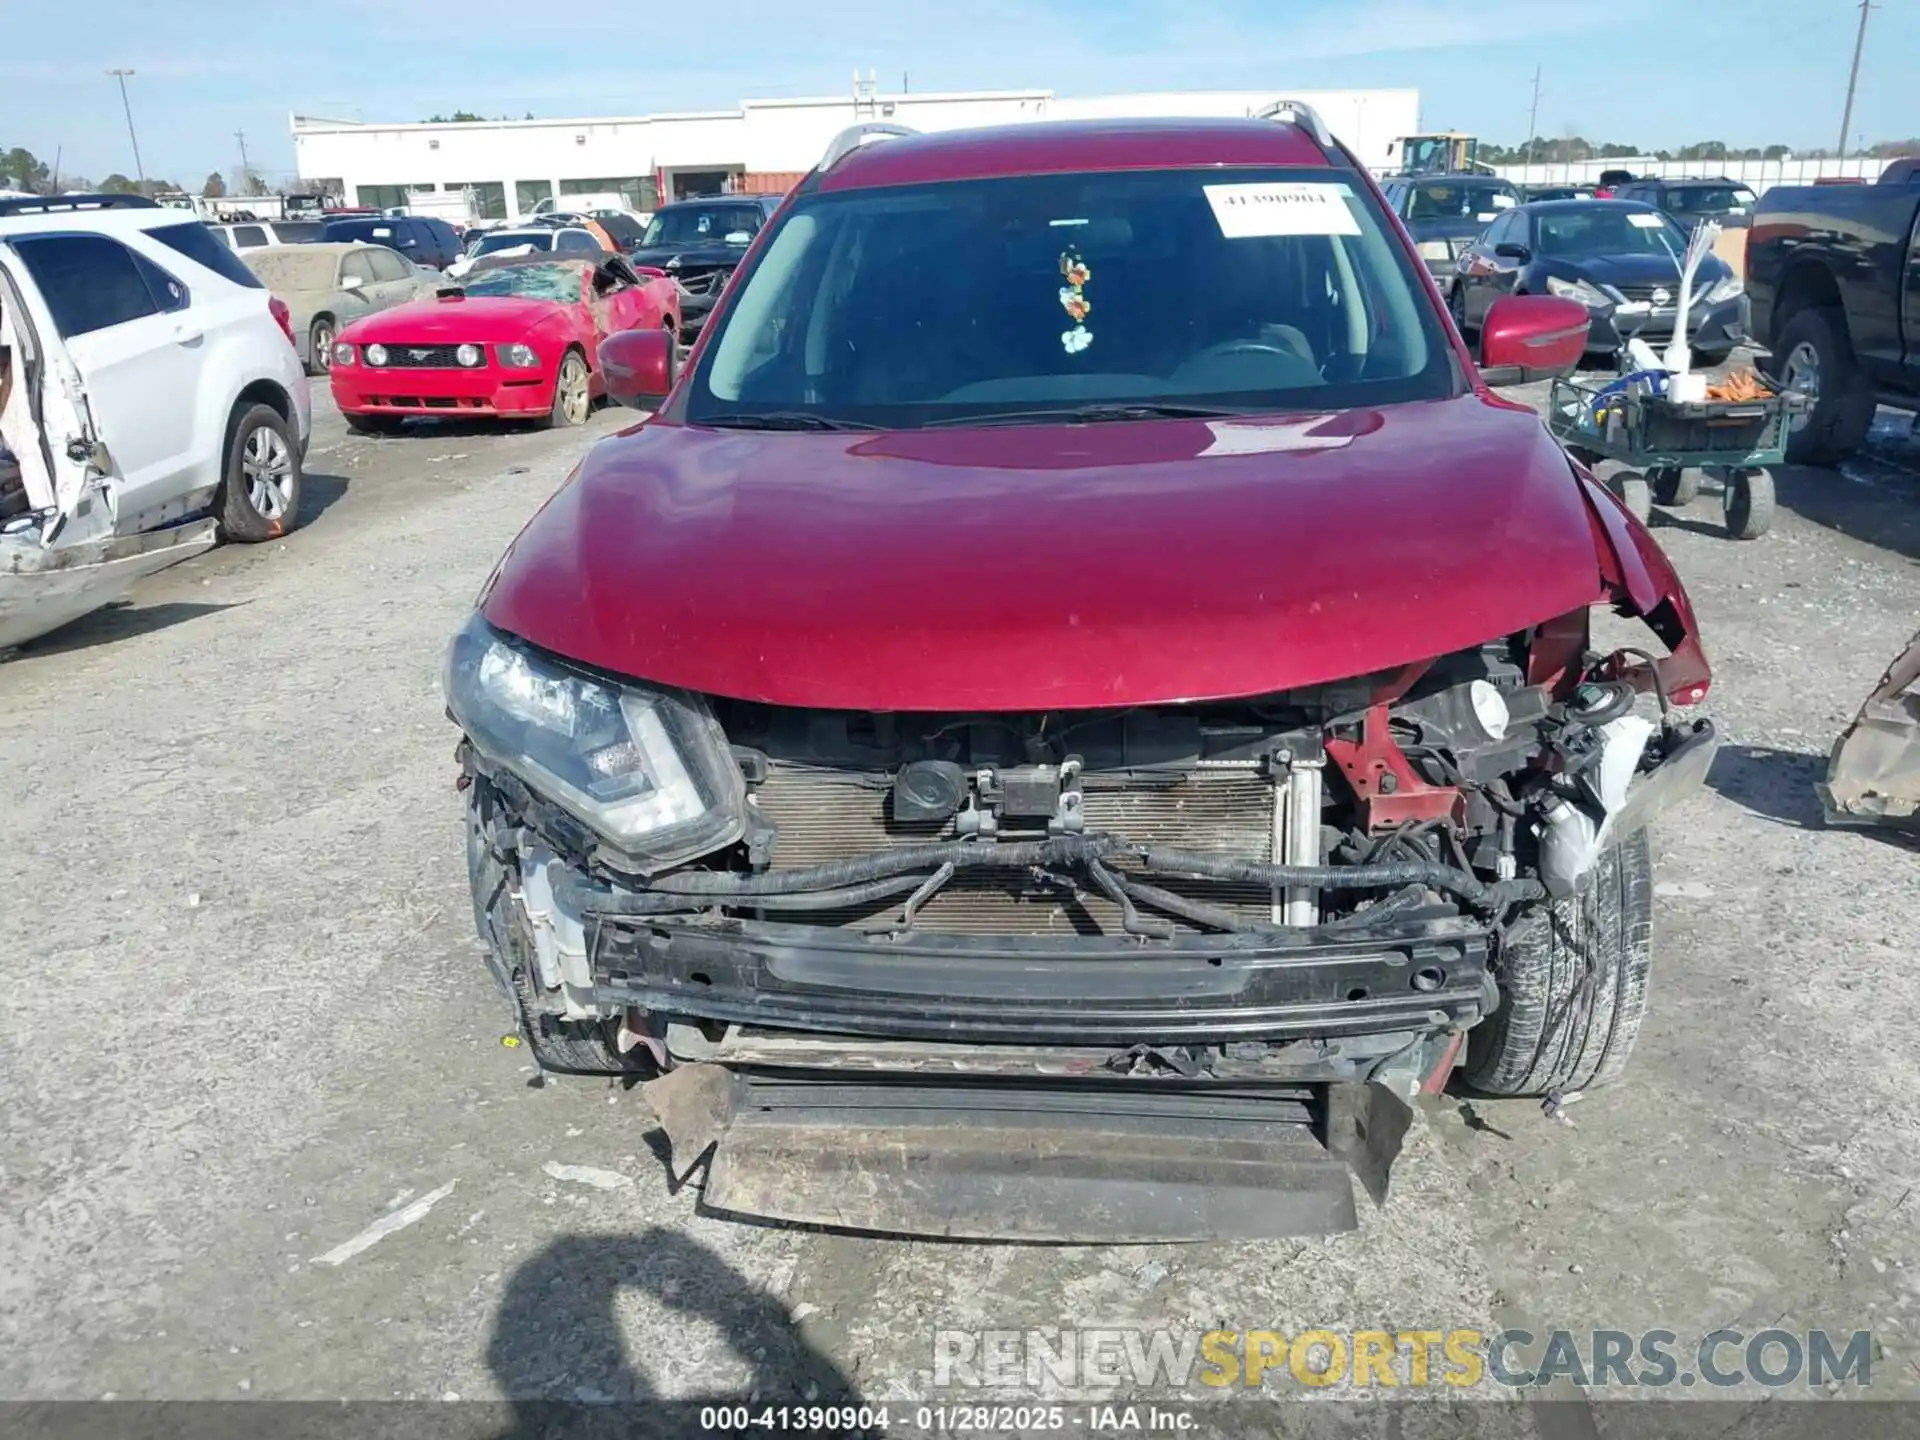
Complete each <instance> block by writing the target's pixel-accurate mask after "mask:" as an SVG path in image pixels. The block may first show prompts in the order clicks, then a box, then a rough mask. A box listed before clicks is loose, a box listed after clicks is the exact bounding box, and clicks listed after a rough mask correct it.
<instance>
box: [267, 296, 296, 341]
mask: <svg viewBox="0 0 1920 1440" xmlns="http://www.w3.org/2000/svg"><path fill="white" fill-rule="evenodd" d="M267 309H268V310H269V311H271V312H272V314H273V318H274V319H275V320H277V321H278V322H279V323H280V333H281V334H282V335H285V336H286V337H287V344H289V345H294V344H295V341H294V338H293V312H292V311H291V310H289V309H287V302H286V301H284V300H282V299H281V298H280V297H279V296H278V295H269V296H268V297H267ZM296 348H297V346H296Z"/></svg>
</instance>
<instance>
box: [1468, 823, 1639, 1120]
mask: <svg viewBox="0 0 1920 1440" xmlns="http://www.w3.org/2000/svg"><path fill="white" fill-rule="evenodd" d="M1652 932H1653V850H1652V845H1651V843H1650V842H1649V840H1648V836H1647V832H1646V831H1645V830H1640V831H1638V832H1636V833H1635V834H1633V835H1630V836H1628V837H1627V838H1626V839H1625V840H1623V841H1621V842H1620V843H1619V844H1618V845H1615V846H1613V847H1612V848H1611V849H1610V850H1608V851H1606V853H1605V854H1603V855H1602V856H1601V857H1600V860H1599V863H1598V864H1596V865H1595V866H1594V869H1593V872H1592V874H1591V875H1589V876H1588V877H1587V887H1586V889H1585V890H1583V891H1582V892H1581V893H1580V894H1578V895H1573V896H1569V897H1568V898H1567V899H1565V900H1554V901H1544V902H1541V903H1539V904H1537V905H1535V906H1534V907H1533V908H1532V909H1531V910H1528V911H1527V912H1525V913H1524V914H1522V915H1521V916H1520V918H1519V919H1518V920H1516V921H1515V922H1514V923H1513V925H1512V926H1510V927H1509V928H1508V930H1507V933H1506V938H1505V940H1504V941H1503V942H1502V944H1501V946H1500V952H1499V956H1498V959H1497V962H1496V963H1497V967H1498V973H1499V980H1500V1008H1499V1009H1498V1010H1496V1011H1495V1012H1494V1013H1493V1014H1492V1015H1491V1016H1489V1017H1488V1018H1487V1019H1485V1020H1483V1021H1481V1023H1480V1024H1479V1025H1477V1026H1475V1027H1474V1028H1473V1029H1472V1030H1470V1031H1468V1032H1467V1063H1466V1066H1465V1068H1464V1070H1463V1076H1464V1078H1465V1079H1466V1081H1467V1083H1468V1084H1469V1085H1471V1086H1472V1087H1473V1088H1474V1089H1476V1090H1479V1091H1480V1092H1481V1093H1483V1094H1487V1095H1545V1094H1548V1093H1549V1092H1551V1091H1556V1090H1557V1091H1561V1092H1563V1093H1568V1092H1572V1091H1575V1090H1588V1089H1591V1088H1593V1087H1594V1086H1596V1085H1605V1084H1608V1083H1610V1082H1612V1081H1614V1080H1617V1079H1619V1078H1620V1074H1621V1072H1622V1071H1624V1070H1625V1069H1626V1067H1627V1057H1628V1056H1630V1055H1631V1054H1632V1053H1633V1042H1634V1039H1635V1037H1637V1036H1638V1035H1639V1033H1640V1022H1641V1020H1642V1019H1644V1018H1645V1016H1646V1011H1647V979H1648V971H1649V968H1650V964H1651V960H1652V949H1653V947H1652Z"/></svg>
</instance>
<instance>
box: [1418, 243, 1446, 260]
mask: <svg viewBox="0 0 1920 1440" xmlns="http://www.w3.org/2000/svg"><path fill="white" fill-rule="evenodd" d="M1418 248H1419V251H1420V258H1421V259H1422V260H1451V259H1452V258H1453V247H1452V246H1451V245H1449V244H1448V243H1447V242H1446V241H1444V240H1422V241H1420V242H1419V247H1418Z"/></svg>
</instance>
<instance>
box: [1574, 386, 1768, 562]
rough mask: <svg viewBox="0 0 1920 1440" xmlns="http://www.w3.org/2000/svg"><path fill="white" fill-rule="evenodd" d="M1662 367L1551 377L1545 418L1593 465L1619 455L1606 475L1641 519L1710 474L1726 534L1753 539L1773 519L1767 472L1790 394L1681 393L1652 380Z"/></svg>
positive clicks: (1687, 495) (1679, 499) (1684, 499)
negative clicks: (1651, 372)
mask: <svg viewBox="0 0 1920 1440" xmlns="http://www.w3.org/2000/svg"><path fill="white" fill-rule="evenodd" d="M1665 378H1666V377H1664V376H1661V377H1659V379H1655V378H1654V377H1651V376H1640V375H1630V376H1626V377H1624V378H1622V379H1619V380H1612V381H1608V382H1607V383H1605V384H1602V385H1581V384H1578V383H1576V382H1574V381H1571V380H1556V381H1554V382H1553V391H1552V394H1551V397H1550V400H1549V406H1548V411H1547V427H1548V428H1549V429H1550V430H1552V431H1553V434H1554V436H1555V437H1556V438H1557V439H1558V440H1559V441H1560V443H1561V444H1562V445H1564V446H1566V448H1567V451H1568V453H1569V454H1571V455H1573V456H1574V457H1575V458H1576V459H1579V460H1581V461H1583V462H1585V463H1586V464H1588V465H1593V464H1594V463H1595V462H1597V461H1600V460H1614V461H1618V462H1620V463H1621V464H1624V465H1626V466H1627V467H1629V468H1627V469H1625V470H1622V471H1620V472H1618V473H1616V474H1614V475H1613V476H1611V477H1609V479H1608V480H1607V484H1608V486H1609V487H1610V488H1611V489H1612V490H1613V492H1614V493H1615V494H1616V495H1618V496H1619V497H1620V499H1621V500H1622V501H1624V502H1625V504H1626V506H1627V508H1628V509H1629V510H1631V511H1633V513H1634V514H1635V515H1638V516H1639V517H1640V518H1641V519H1642V520H1645V519H1646V518H1647V517H1648V516H1649V515H1650V514H1651V513H1652V510H1653V506H1654V505H1656V504H1658V505H1685V504H1688V503H1689V502H1690V501H1692V499H1693V498H1694V496H1695V495H1697V494H1699V492H1700V479H1701V477H1702V476H1703V475H1709V476H1712V477H1713V478H1715V479H1717V480H1718V481H1719V482H1720V486H1721V505H1722V510H1723V513H1724V515H1725V517H1726V527H1727V534H1728V535H1729V536H1730V537H1731V538H1733V539H1735V540H1754V539H1758V538H1759V537H1760V536H1762V535H1764V534H1766V533H1767V529H1768V527H1769V526H1770V525H1772V523H1773V476H1772V475H1771V474H1769V473H1768V470H1767V467H1768V466H1771V465H1778V464H1780V463H1781V462H1782V460H1783V458H1784V456H1785V453H1786V444H1787V427H1788V425H1789V424H1790V423H1791V416H1792V415H1793V414H1794V413H1795V411H1797V410H1798V409H1800V408H1803V407H1804V404H1805V401H1804V400H1803V399H1802V398H1801V397H1800V396H1798V395H1776V394H1770V393H1767V392H1765V391H1763V390H1760V389H1759V387H1757V386H1753V385H1751V384H1749V385H1748V386H1745V387H1742V388H1745V389H1748V390H1750V391H1751V392H1752V393H1751V394H1749V395H1743V396H1741V397H1740V398H1735V399H1716V398H1712V396H1711V395H1710V396H1709V398H1707V399H1705V400H1694V401H1680V400H1673V399H1670V398H1669V397H1668V396H1667V395H1665V394H1662V393H1660V392H1659V390H1658V389H1657V388H1655V387H1656V386H1657V385H1658V384H1659V382H1660V380H1664V379H1665Z"/></svg>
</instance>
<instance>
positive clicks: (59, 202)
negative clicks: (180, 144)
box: [0, 195, 160, 215]
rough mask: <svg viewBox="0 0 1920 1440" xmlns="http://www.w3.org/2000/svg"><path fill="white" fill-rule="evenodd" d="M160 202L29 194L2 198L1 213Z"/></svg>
mask: <svg viewBox="0 0 1920 1440" xmlns="http://www.w3.org/2000/svg"><path fill="white" fill-rule="evenodd" d="M159 208H160V202H159V201H157V200H149V199H148V198H147V197H146V196H144V195H29V196H28V197H27V198H26V199H24V200H0V215H49V214H52V213H53V212H54V211H56V210H158V209H159Z"/></svg>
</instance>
